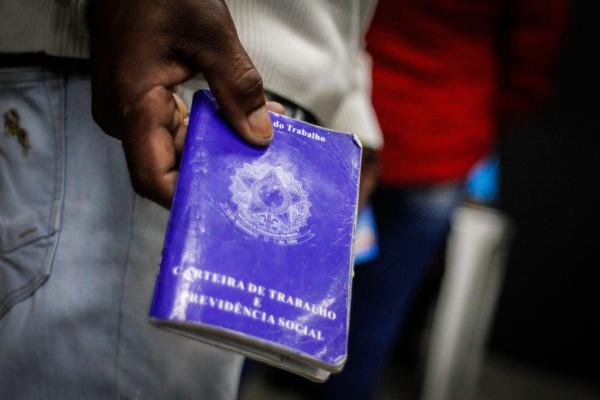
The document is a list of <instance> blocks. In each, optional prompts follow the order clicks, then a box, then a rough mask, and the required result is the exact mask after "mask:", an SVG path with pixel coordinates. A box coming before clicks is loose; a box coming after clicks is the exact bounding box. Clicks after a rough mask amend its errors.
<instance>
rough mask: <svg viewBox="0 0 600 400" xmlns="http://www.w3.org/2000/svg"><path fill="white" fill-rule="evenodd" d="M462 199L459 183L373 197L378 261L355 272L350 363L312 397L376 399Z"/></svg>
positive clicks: (386, 191) (389, 191) (381, 192)
mask: <svg viewBox="0 0 600 400" xmlns="http://www.w3.org/2000/svg"><path fill="white" fill-rule="evenodd" d="M461 198H462V185H461V184H458V183H449V184H440V185H430V186H423V187H413V188H404V189H394V188H384V189H381V190H379V191H378V192H377V193H376V194H375V196H374V198H373V208H374V211H375V218H376V221H377V228H378V232H379V256H378V258H377V259H376V260H375V261H374V262H372V263H369V264H364V265H359V266H357V267H356V268H355V276H354V280H353V284H352V289H353V292H352V308H351V317H350V337H349V348H348V362H347V363H346V366H345V367H344V370H343V371H342V372H341V373H340V374H337V375H332V377H331V378H330V379H329V381H327V382H326V383H325V384H323V385H320V386H315V387H313V389H312V391H313V395H312V396H311V398H316V393H314V392H319V394H320V397H319V398H323V399H329V400H333V399H345V400H349V399H360V400H368V399H371V398H373V397H374V395H375V393H376V390H377V387H378V383H379V381H380V375H381V374H382V372H383V371H384V367H385V365H386V361H387V358H388V356H389V354H390V352H391V351H392V348H393V346H394V344H395V341H396V339H397V336H398V334H399V332H400V330H401V329H402V326H403V323H404V322H405V319H406V317H407V314H408V312H409V310H410V306H411V301H412V298H413V296H414V293H415V291H416V289H417V288H418V286H419V284H420V282H421V280H422V278H423V275H424V272H425V270H426V267H427V266H428V265H429V263H431V261H432V259H433V257H434V255H435V254H436V252H437V251H438V250H439V249H440V247H441V246H442V244H443V242H444V239H445V238H446V234H447V233H448V230H449V217H450V214H451V213H452V211H453V210H454V208H455V206H456V205H458V203H459V201H460V200H461Z"/></svg>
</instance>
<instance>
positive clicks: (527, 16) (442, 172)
mask: <svg viewBox="0 0 600 400" xmlns="http://www.w3.org/2000/svg"><path fill="white" fill-rule="evenodd" d="M565 3H566V0H523V1H516V0H514V1H512V2H511V1H492V0H462V1H461V0H381V1H380V3H379V6H378V9H377V11H376V13H375V16H374V19H373V23H372V25H371V29H370V31H369V33H368V35H367V48H368V50H369V52H370V53H371V55H372V57H373V104H374V106H375V110H376V113H377V116H378V119H379V122H380V124H381V127H382V130H383V134H384V140H385V146H384V149H383V151H382V154H381V162H382V179H383V181H384V182H385V183H391V184H414V183H435V182H443V181H451V180H457V179H461V178H463V177H464V176H465V175H466V173H467V172H468V171H469V170H470V168H471V167H472V166H473V164H474V163H475V162H477V160H479V159H480V158H481V157H482V156H484V155H486V154H487V153H489V152H490V151H491V149H492V147H493V144H494V138H495V135H496V131H497V125H498V118H499V117H500V116H501V115H502V114H505V112H504V111H507V112H508V113H512V114H516V113H518V112H530V111H531V107H532V106H533V105H534V104H537V103H539V100H540V99H541V98H543V97H545V96H546V93H547V91H548V84H547V81H548V77H549V76H550V75H551V71H552V70H553V66H554V65H555V61H556V58H557V55H558V51H557V50H558V48H559V46H558V44H559V42H560V41H559V36H560V34H561V32H562V29H561V28H562V25H563V22H564V17H565V15H566V7H565ZM503 29H504V30H503ZM504 117H508V118H512V116H506V115H502V118H504Z"/></svg>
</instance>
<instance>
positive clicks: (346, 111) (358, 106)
mask: <svg viewBox="0 0 600 400" xmlns="http://www.w3.org/2000/svg"><path fill="white" fill-rule="evenodd" d="M330 125H331V128H333V129H337V130H341V131H346V132H351V133H354V134H355V135H356V136H358V138H359V139H360V141H361V142H362V144H363V146H364V147H370V148H373V149H379V148H381V147H382V146H383V137H382V135H381V128H380V127H379V123H378V122H377V117H376V116H375V111H374V110H373V104H372V103H371V58H370V57H369V55H368V54H367V53H366V52H365V51H364V50H362V49H361V50H359V51H358V53H357V54H356V56H355V57H354V61H353V68H352V87H351V90H350V91H349V92H348V94H347V95H346V96H345V97H344V98H343V99H342V102H341V104H340V106H339V107H338V109H337V111H336V112H335V114H334V115H333V119H332V121H331V123H330Z"/></svg>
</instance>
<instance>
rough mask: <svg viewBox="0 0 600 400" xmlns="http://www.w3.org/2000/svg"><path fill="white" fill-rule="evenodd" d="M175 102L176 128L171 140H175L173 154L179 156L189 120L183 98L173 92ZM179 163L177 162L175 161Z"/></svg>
mask: <svg viewBox="0 0 600 400" xmlns="http://www.w3.org/2000/svg"><path fill="white" fill-rule="evenodd" d="M173 98H174V99H175V104H176V105H177V112H176V116H175V118H176V121H175V125H176V126H177V128H176V129H175V132H174V134H173V140H174V141H175V154H176V155H177V157H178V158H179V157H180V156H181V152H182V151H183V143H184V142H185V136H186V133H187V127H188V124H189V121H190V118H189V114H188V110H187V106H186V105H185V103H184V102H183V99H182V98H181V97H180V96H179V95H178V94H177V93H173ZM177 164H179V162H178V163H177Z"/></svg>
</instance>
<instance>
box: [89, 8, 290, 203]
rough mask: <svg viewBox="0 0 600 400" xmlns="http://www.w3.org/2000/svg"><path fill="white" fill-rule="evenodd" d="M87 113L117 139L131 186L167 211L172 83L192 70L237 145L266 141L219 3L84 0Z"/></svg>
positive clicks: (174, 106)
mask: <svg viewBox="0 0 600 400" xmlns="http://www.w3.org/2000/svg"><path fill="white" fill-rule="evenodd" d="M89 28H90V43H91V54H90V55H91V64H92V115H93V117H94V120H95V121H96V122H97V123H98V125H99V126H100V127H101V128H102V129H103V130H104V131H105V132H106V133H108V134H109V135H111V136H114V137H116V138H119V139H121V141H122V144H123V149H124V151H125V156H126V158H127V164H128V167H129V174H130V177H131V182H132V185H133V188H134V189H135V190H136V192H138V193H139V194H141V195H142V196H144V197H147V198H149V199H151V200H153V201H155V202H157V203H159V204H161V205H162V206H164V207H167V208H168V207H169V206H170V204H171V200H172V198H173V191H174V188H175V182H176V180H177V160H178V157H179V154H180V153H181V150H182V147H183V140H184V136H185V130H186V126H185V117H186V115H185V111H184V110H185V107H183V106H182V103H181V102H180V101H179V104H178V100H177V99H176V97H175V96H174V95H173V93H174V90H175V88H176V87H177V85H179V84H181V83H183V82H185V81H187V80H189V79H190V78H192V77H194V76H196V75H197V74H199V73H202V74H203V75H204V77H205V78H206V80H207V82H208V84H209V86H210V88H211V90H212V92H213V94H214V96H215V98H216V99H217V102H218V103H219V105H220V107H221V110H222V113H223V115H224V116H225V118H226V119H227V121H228V122H229V123H230V125H231V126H232V127H233V128H234V129H235V131H237V132H238V134H239V135H240V136H241V137H242V138H243V139H245V140H246V141H247V142H249V143H251V144H253V145H257V146H265V145H267V144H269V142H270V141H271V138H272V136H273V129H272V126H271V119H270V117H269V115H268V109H270V110H272V111H276V112H282V111H283V108H282V107H281V105H279V104H276V103H267V102H266V101H265V94H264V92H263V85H262V80H261V77H260V74H259V73H258V71H257V70H256V69H255V67H254V65H253V64H252V62H251V60H250V58H249V57H248V55H247V54H246V51H245V50H244V48H243V47H242V45H241V43H240V41H239V39H238V36H237V32H236V30H235V27H234V24H233V20H232V19H231V15H230V14H229V11H228V9H227V6H226V5H225V3H224V2H223V1H222V0H127V1H123V0H92V1H91V4H90V7H89Z"/></svg>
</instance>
